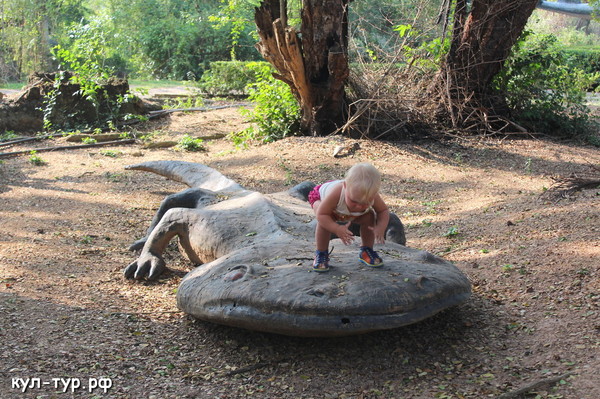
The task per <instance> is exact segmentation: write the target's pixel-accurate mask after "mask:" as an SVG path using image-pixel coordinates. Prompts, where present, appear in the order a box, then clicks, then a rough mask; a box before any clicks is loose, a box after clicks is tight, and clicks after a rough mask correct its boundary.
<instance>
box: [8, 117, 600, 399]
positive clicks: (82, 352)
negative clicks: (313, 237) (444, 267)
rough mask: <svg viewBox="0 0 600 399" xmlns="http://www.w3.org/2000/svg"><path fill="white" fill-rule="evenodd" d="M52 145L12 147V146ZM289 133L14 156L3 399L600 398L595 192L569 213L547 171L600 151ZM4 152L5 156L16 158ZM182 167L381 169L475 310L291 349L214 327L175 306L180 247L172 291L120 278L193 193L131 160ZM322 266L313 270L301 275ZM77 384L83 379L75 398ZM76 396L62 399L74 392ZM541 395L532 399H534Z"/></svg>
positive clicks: (193, 121) (186, 266)
mask: <svg viewBox="0 0 600 399" xmlns="http://www.w3.org/2000/svg"><path fill="white" fill-rule="evenodd" d="M243 127H245V124H244V122H243V120H242V119H241V118H240V116H239V113H238V110H237V109H236V108H228V109H221V110H216V111H209V112H202V113H192V114H182V113H178V114H173V115H172V116H171V117H169V118H166V119H162V120H160V121H158V122H154V123H152V124H149V125H147V126H146V127H145V128H143V129H142V128H137V134H138V135H140V136H141V135H144V134H145V135H151V136H152V137H153V140H154V141H161V140H177V138H179V137H181V136H183V135H185V134H190V135H194V136H208V135H211V134H215V133H223V134H227V133H229V132H231V131H234V130H239V129H241V128H243ZM63 140H64V139H55V140H53V141H52V142H44V143H37V144H27V145H21V146H15V147H13V148H11V149H10V150H11V151H16V150H20V149H29V148H34V147H36V146H45V145H57V144H63V143H62V141H63ZM341 143H348V144H350V143H353V141H350V140H345V139H342V138H339V137H327V138H306V137H301V138H288V139H285V140H282V141H279V142H276V143H271V144H268V145H262V146H251V147H250V148H248V149H236V148H235V147H234V146H233V145H232V144H231V143H230V142H229V141H227V140H226V139H216V140H207V141H206V142H205V146H206V149H207V151H205V152H183V151H177V150H175V149H174V148H162V149H161V148H158V149H149V148H145V147H144V146H143V145H141V144H139V143H138V144H134V145H128V146H126V145H123V146H119V147H103V148H91V149H81V150H72V151H55V152H44V153H41V152H40V153H39V154H38V155H39V156H40V157H41V158H42V160H43V161H44V162H45V164H44V165H41V166H38V165H34V164H32V163H31V161H30V156H28V155H25V156H20V157H14V158H7V159H4V160H3V162H2V163H1V164H0V225H1V231H2V235H1V237H0V392H1V393H0V397H2V398H136V399H137V398H153V399H163V398H245V397H256V398H269V399H271V398H319V399H321V398H356V399H358V398H363V399H365V398H398V399H399V398H413V399H417V398H418V399H429V398H445V399H449V398H457V399H461V398H499V397H501V395H502V394H506V393H512V394H511V395H509V396H504V397H505V398H506V397H520V396H518V395H516V393H517V390H518V389H519V388H526V389H525V390H526V391H528V393H529V394H530V396H528V397H531V398H569V399H571V398H573V399H584V398H585V399H597V398H600V379H599V374H598V370H600V351H599V349H598V348H599V345H600V317H599V312H600V308H599V304H600V303H599V300H600V283H599V281H600V280H599V277H600V202H599V200H600V188H591V189H585V190H583V191H580V192H577V193H575V194H574V195H572V196H571V197H570V198H565V199H561V200H558V201H555V200H553V199H551V198H549V197H546V196H543V195H542V194H543V193H544V192H545V189H547V188H550V187H551V186H552V184H553V180H552V177H557V176H561V177H566V176H569V175H571V174H573V173H575V174H585V173H587V172H589V171H590V166H589V165H590V164H593V165H596V166H597V165H600V151H598V148H593V147H582V146H578V145H575V144H572V143H564V142H552V141H546V140H508V139H507V140H503V141H499V140H454V141H451V142H446V143H443V144H440V143H433V142H417V143H408V142H402V143H400V142H399V143H392V142H368V141H359V144H360V149H359V150H358V151H357V152H356V153H355V154H354V155H352V156H347V157H343V158H334V157H333V156H332V152H333V150H334V148H335V147H336V146H337V145H339V144H341ZM3 150H4V151H8V149H3ZM170 159H177V160H186V161H193V162H200V163H204V164H207V165H209V166H211V167H213V168H216V169H217V170H219V171H220V172H222V173H223V174H225V175H226V176H228V177H230V178H233V179H234V180H236V181H238V182H239V183H241V184H242V185H244V186H245V187H247V188H250V189H255V190H257V191H261V192H276V191H282V190H286V189H287V188H289V187H290V185H293V184H296V183H299V182H301V181H304V180H311V181H315V182H320V181H323V180H330V179H333V178H339V177H342V176H343V173H344V172H345V171H346V170H347V168H349V167H350V166H351V165H352V164H354V163H356V162H359V161H369V162H372V163H373V164H375V165H376V166H377V167H378V168H379V169H380V170H381V172H382V173H383V177H384V182H383V188H382V195H383V197H384V199H385V200H386V202H387V203H388V205H389V206H390V207H391V208H392V210H393V211H394V212H396V213H397V214H398V215H399V216H400V217H401V219H402V220H403V222H404V224H405V225H406V228H407V239H408V243H407V245H408V246H410V247H417V248H421V249H425V250H428V251H430V252H433V253H435V254H438V255H440V256H442V257H444V258H445V259H448V260H450V261H452V262H454V263H455V264H456V265H457V266H458V267H459V268H460V269H461V270H463V271H464V273H466V274H467V275H468V276H469V278H470V280H471V281H472V284H473V295H472V297H471V299H470V300H469V301H468V302H466V303H465V304H463V305H461V306H458V307H455V308H453V309H450V310H448V311H445V312H443V313H441V314H438V315H436V316H434V317H431V318H429V319H427V320H425V321H423V322H421V323H417V324H414V325H411V326H407V327H404V328H398V329H394V330H388V331H381V332H377V333H371V334H365V335H358V336H352V337H344V338H331V339H316V338H310V339H308V338H294V337H286V336H279V335H272V334H264V333H258V332H252V331H246V330H241V329H236V328H230V327H224V326H218V325H213V324H209V323H205V322H201V321H196V320H193V319H192V318H190V317H188V316H186V315H184V314H182V313H181V312H179V311H178V309H177V307H176V303H175V294H176V290H177V286H178V283H179V281H180V280H181V278H182V276H183V275H184V274H185V273H186V272H188V271H189V270H191V268H192V265H191V264H190V263H189V262H188V261H187V260H186V259H185V258H183V257H182V256H180V255H179V253H178V251H177V246H176V244H172V245H171V247H169V249H168V251H167V255H166V259H167V262H168V266H169V267H170V271H169V272H168V273H167V274H166V275H165V276H164V277H163V278H162V279H161V280H160V281H158V282H154V283H148V282H132V281H127V280H125V279H124V278H123V276H122V270H123V268H124V267H125V266H127V265H128V264H129V263H130V262H131V261H132V260H134V259H135V254H133V253H131V252H129V251H128V249H127V248H128V246H129V245H130V244H131V243H132V242H133V241H134V240H136V239H138V238H140V237H141V236H143V235H144V234H145V231H146V229H147V227H148V224H149V222H150V220H151V218H152V216H153V214H154V211H155V209H156V208H157V206H158V204H159V203H160V201H161V200H162V199H163V198H164V196H165V195H168V194H170V193H174V192H177V191H180V190H182V189H184V188H185V187H183V186H182V185H181V184H179V183H175V182H172V181H168V180H165V179H164V178H162V177H159V176H156V175H152V174H149V173H144V172H135V171H125V169H124V166H125V165H129V164H134V163H139V162H142V161H148V160H170ZM306 267H307V268H308V267H309V264H307V265H306ZM78 385H80V386H78ZM65 391H66V392H65ZM536 395H537V396H536Z"/></svg>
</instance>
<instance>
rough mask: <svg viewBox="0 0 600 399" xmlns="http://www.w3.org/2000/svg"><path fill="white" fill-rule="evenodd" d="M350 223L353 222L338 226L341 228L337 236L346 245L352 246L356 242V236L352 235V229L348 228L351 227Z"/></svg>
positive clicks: (338, 229)
mask: <svg viewBox="0 0 600 399" xmlns="http://www.w3.org/2000/svg"><path fill="white" fill-rule="evenodd" d="M350 223H351V222H348V223H346V224H340V225H338V226H339V227H338V228H337V231H336V233H335V235H336V236H338V237H339V238H340V240H342V242H343V243H344V245H350V244H352V242H353V241H354V234H352V232H351V231H350V229H348V227H350Z"/></svg>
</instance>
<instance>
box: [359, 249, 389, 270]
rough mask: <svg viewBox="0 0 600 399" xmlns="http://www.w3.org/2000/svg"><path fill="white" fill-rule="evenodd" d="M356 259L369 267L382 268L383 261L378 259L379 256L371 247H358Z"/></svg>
mask: <svg viewBox="0 0 600 399" xmlns="http://www.w3.org/2000/svg"><path fill="white" fill-rule="evenodd" d="M358 259H360V261H361V262H362V263H364V264H365V265H367V266H370V267H381V266H383V260H382V259H381V258H380V257H379V254H377V252H375V251H374V250H373V248H371V247H360V254H359V255H358Z"/></svg>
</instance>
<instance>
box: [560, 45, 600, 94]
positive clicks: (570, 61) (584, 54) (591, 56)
mask: <svg viewBox="0 0 600 399" xmlns="http://www.w3.org/2000/svg"><path fill="white" fill-rule="evenodd" d="M563 52H564V56H565V62H566V64H567V65H568V66H569V68H571V69H575V68H577V69H581V70H582V71H584V72H586V73H589V74H597V77H596V80H595V81H594V82H593V83H592V86H591V87H589V88H588V89H595V88H597V87H598V86H600V48H597V47H595V48H586V47H579V48H577V47H576V48H565V49H563Z"/></svg>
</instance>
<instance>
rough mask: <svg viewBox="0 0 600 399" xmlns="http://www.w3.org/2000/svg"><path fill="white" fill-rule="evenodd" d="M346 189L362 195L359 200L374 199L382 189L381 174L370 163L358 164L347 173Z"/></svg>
mask: <svg viewBox="0 0 600 399" xmlns="http://www.w3.org/2000/svg"><path fill="white" fill-rule="evenodd" d="M345 182H346V187H352V188H353V189H354V190H357V191H356V192H357V194H359V195H362V198H360V199H359V200H365V199H368V198H373V197H374V196H375V194H377V193H378V192H379V188H380V187H381V174H380V173H379V171H378V170H377V169H376V168H375V167H374V166H373V165H371V164H370V163H368V162H361V163H357V164H355V165H354V166H352V167H351V168H350V169H349V170H348V172H346V179H345Z"/></svg>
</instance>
